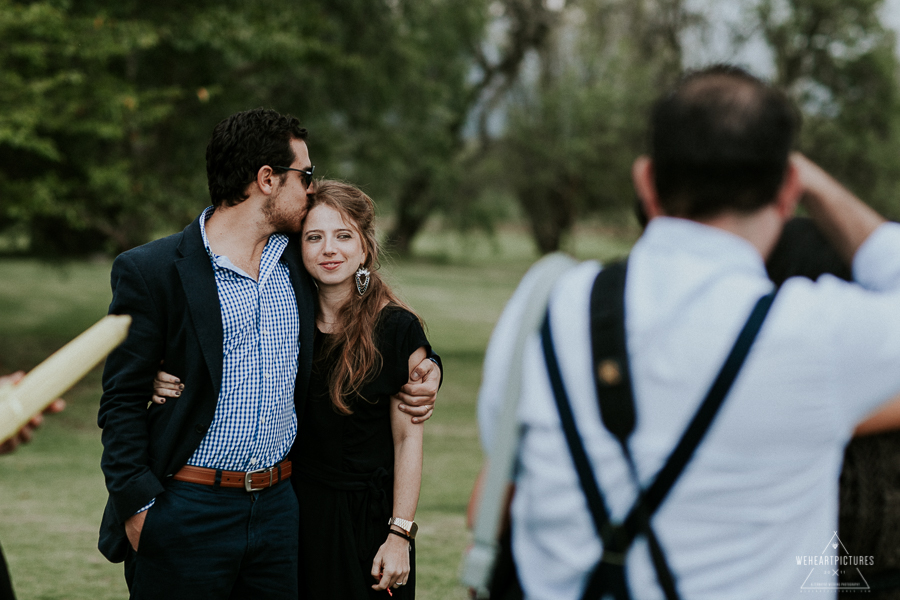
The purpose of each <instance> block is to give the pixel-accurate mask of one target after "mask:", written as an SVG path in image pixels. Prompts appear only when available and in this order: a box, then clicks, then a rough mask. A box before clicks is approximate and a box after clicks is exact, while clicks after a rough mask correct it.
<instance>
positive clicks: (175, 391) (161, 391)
mask: <svg viewBox="0 0 900 600" xmlns="http://www.w3.org/2000/svg"><path fill="white" fill-rule="evenodd" d="M183 389H184V384H183V383H181V380H180V379H179V378H178V377H175V376H174V375H170V374H169V373H166V372H165V371H157V372H156V378H155V379H154V380H153V396H152V397H151V400H152V401H153V402H154V403H156V404H165V403H166V398H178V397H179V396H181V391H182V390H183Z"/></svg>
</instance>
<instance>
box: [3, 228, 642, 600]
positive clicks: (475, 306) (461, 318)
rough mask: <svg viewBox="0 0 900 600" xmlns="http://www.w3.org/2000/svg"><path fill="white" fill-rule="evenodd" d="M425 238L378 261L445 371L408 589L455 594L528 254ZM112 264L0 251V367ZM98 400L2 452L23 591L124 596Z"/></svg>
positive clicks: (71, 324) (69, 318) (43, 349)
mask: <svg viewBox="0 0 900 600" xmlns="http://www.w3.org/2000/svg"><path fill="white" fill-rule="evenodd" d="M421 237H422V239H421V240H420V241H419V242H418V244H417V246H416V255H417V256H419V257H420V258H418V259H416V260H410V261H401V262H393V263H389V264H387V265H386V266H385V267H384V268H383V270H384V271H385V273H386V276H387V278H388V279H389V281H391V282H392V284H393V285H394V287H395V289H396V290H397V291H398V292H399V293H400V295H401V296H402V297H403V298H405V299H406V300H407V301H408V302H409V303H410V304H411V305H412V306H413V307H414V308H415V309H416V310H417V311H418V312H419V313H420V314H421V315H422V317H423V318H424V319H425V320H426V322H427V324H428V335H429V338H430V340H431V342H432V344H433V345H434V347H435V349H436V350H437V351H438V352H439V353H440V354H441V356H442V358H443V360H444V366H445V372H446V378H445V382H444V386H443V388H442V390H441V393H440V395H439V399H438V404H437V409H436V411H435V416H434V417H433V418H432V419H431V420H430V421H429V422H428V424H427V427H426V433H425V468H424V479H423V482H422V494H421V500H420V503H419V510H418V512H417V515H416V520H417V521H418V522H419V523H420V529H419V537H418V539H417V542H418V550H417V556H418V569H419V572H418V586H417V587H418V589H417V594H418V596H419V598H422V599H423V600H438V599H440V600H447V599H460V600H461V599H463V598H465V597H466V594H465V591H464V590H463V589H462V587H461V586H460V585H459V584H458V583H457V576H458V569H459V563H460V557H461V554H462V551H463V549H464V548H465V547H466V545H467V543H468V539H469V537H468V532H467V531H466V529H465V523H464V513H465V506H466V501H467V500H468V496H469V491H470V489H471V486H472V482H473V480H474V478H475V475H476V473H477V472H478V469H479V467H480V464H481V450H480V447H479V443H478V434H477V426H476V423H475V400H476V395H477V391H478V385H479V382H480V379H481V361H482V359H483V356H484V349H485V346H486V345H487V340H488V337H489V336H490V332H491V329H492V327H493V324H494V322H495V321H496V320H497V317H498V316H499V314H500V311H501V310H502V308H503V305H504V303H505V302H506V300H507V299H508V298H509V296H510V295H511V294H512V291H513V289H514V288H515V286H516V283H517V282H518V280H519V278H520V277H521V276H522V274H523V273H524V272H525V270H526V269H527V268H528V266H529V264H530V263H531V262H532V261H533V260H535V259H536V258H537V257H536V254H535V252H534V249H533V247H532V246H531V244H530V243H529V240H528V238H527V237H526V236H525V235H524V234H523V233H522V232H521V231H516V230H505V231H502V232H501V233H500V234H499V235H498V236H497V237H496V238H495V239H494V240H488V239H486V238H484V237H479V236H460V235H449V234H441V233H440V232H433V233H429V234H427V235H424V236H421ZM630 242H631V240H630V239H629V238H628V237H627V236H626V237H624V238H622V237H613V236H609V235H603V234H602V233H600V232H598V231H596V230H594V231H588V230H584V231H581V232H579V233H578V234H577V235H576V236H574V237H573V239H572V240H570V241H569V249H570V250H572V251H573V252H574V253H575V254H576V255H578V256H579V257H580V258H592V257H599V258H608V257H611V256H617V255H622V254H624V253H625V252H627V250H628V248H629V246H630ZM109 268H110V263H109V262H101V263H69V264H63V265H51V264H47V263H38V262H34V261H27V260H0V373H5V372H9V371H12V370H16V369H26V370H27V369H29V368H31V367H33V366H34V365H35V364H37V362H39V361H40V360H41V359H42V358H44V357H45V356H46V355H48V354H49V353H51V352H52V351H54V350H56V349H57V348H59V347H60V346H61V345H62V344H63V343H65V342H66V341H68V340H69V339H71V338H72V337H74V336H75V335H77V334H78V333H79V332H81V331H83V330H84V329H86V328H87V327H88V326H90V325H91V324H92V323H94V322H95V321H96V320H97V319H99V318H100V317H101V316H103V315H104V314H105V313H106V307H107V305H108V303H109V298H110V292H109ZM99 397H100V371H99V369H98V370H95V371H94V372H92V373H91V374H89V375H88V377H87V378H85V380H83V381H82V382H81V383H79V384H78V385H77V386H76V387H75V389H73V390H72V391H70V392H69V393H68V394H66V399H67V400H68V401H69V406H68V408H67V409H66V411H65V412H63V413H62V414H60V415H56V416H54V417H52V418H49V419H48V420H47V423H46V424H45V426H44V427H43V428H42V430H41V431H39V432H38V436H37V439H36V440H35V441H34V442H32V443H31V444H29V445H27V446H24V447H22V448H20V449H19V450H18V451H17V452H16V453H15V454H13V455H9V456H5V457H2V458H0V542H2V544H3V548H4V551H5V553H6V557H7V561H8V562H9V567H10V572H11V574H12V578H13V583H14V585H15V587H16V590H17V594H18V596H19V598H20V599H21V600H41V599H47V600H49V599H57V598H58V599H67V600H79V599H84V600H107V599H119V598H124V597H126V596H127V591H126V588H125V583H124V579H123V577H122V567H121V565H112V564H109V563H107V562H106V560H105V559H104V558H103V557H102V556H101V555H100V553H99V552H98V551H97V549H96V542H97V530H98V527H99V523H100V516H101V514H102V511H103V506H104V503H105V500H106V491H105V488H104V484H103V476H102V473H101V472H100V466H99V462H100V452H101V445H100V430H99V429H98V428H97V426H96V411H97V405H98V399H99Z"/></svg>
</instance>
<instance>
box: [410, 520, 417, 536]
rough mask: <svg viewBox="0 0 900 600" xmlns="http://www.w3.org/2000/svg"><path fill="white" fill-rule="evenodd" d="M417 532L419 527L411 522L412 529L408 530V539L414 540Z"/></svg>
mask: <svg viewBox="0 0 900 600" xmlns="http://www.w3.org/2000/svg"><path fill="white" fill-rule="evenodd" d="M418 531H419V525H418V524H417V523H416V522H415V521H413V522H412V527H410V528H409V537H411V538H413V539H416V533H417V532H418Z"/></svg>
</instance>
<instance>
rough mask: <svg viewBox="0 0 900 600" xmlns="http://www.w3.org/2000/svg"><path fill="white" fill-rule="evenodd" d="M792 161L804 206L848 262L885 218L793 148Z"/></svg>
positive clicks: (849, 262) (851, 260) (850, 261)
mask: <svg viewBox="0 0 900 600" xmlns="http://www.w3.org/2000/svg"><path fill="white" fill-rule="evenodd" d="M791 164H792V165H793V166H794V168H795V169H797V174H798V175H799V178H800V183H801V185H802V186H803V190H804V192H805V193H804V196H803V201H802V203H803V206H804V207H806V209H807V210H808V211H809V214H810V216H811V217H812V218H813V221H815V223H816V225H817V226H818V227H819V229H820V230H821V231H822V234H823V235H824V236H825V237H826V238H827V239H828V241H829V242H830V243H831V245H832V246H833V247H834V249H835V250H837V252H838V253H839V254H840V256H841V258H842V259H843V260H844V261H846V262H847V263H848V264H852V263H853V257H854V256H855V255H856V251H857V250H859V248H860V246H862V244H863V242H865V241H866V240H867V239H868V238H869V236H870V235H872V233H873V232H874V231H875V230H876V229H878V228H879V227H880V226H881V225H882V224H884V223H885V222H886V219H885V218H884V217H882V216H881V215H879V214H878V213H877V212H875V211H874V210H873V209H872V208H871V207H869V206H868V205H867V204H866V203H864V202H863V201H862V200H860V199H859V198H857V197H856V196H855V195H853V193H852V192H850V190H848V189H847V188H845V187H844V186H843V185H841V184H840V183H839V182H838V181H837V180H836V179H834V178H833V177H832V176H831V175H829V174H828V173H826V172H825V171H824V170H823V169H822V168H821V167H819V166H818V165H817V164H815V163H814V162H812V161H811V160H809V159H808V158H806V157H805V156H803V155H802V154H800V153H799V152H795V153H794V154H793V155H792V156H791Z"/></svg>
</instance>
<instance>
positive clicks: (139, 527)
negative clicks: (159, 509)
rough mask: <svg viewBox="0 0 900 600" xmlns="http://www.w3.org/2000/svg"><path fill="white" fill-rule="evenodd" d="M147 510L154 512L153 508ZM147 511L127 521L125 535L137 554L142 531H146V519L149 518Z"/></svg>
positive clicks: (132, 516)
mask: <svg viewBox="0 0 900 600" xmlns="http://www.w3.org/2000/svg"><path fill="white" fill-rule="evenodd" d="M147 510H152V508H151V509H147ZM147 510H145V511H143V512H139V513H137V514H136V515H131V516H130V517H128V520H127V521H125V535H126V536H127V537H128V541H129V542H130V543H131V547H132V548H133V549H134V551H135V552H137V550H138V546H139V545H140V541H141V531H143V529H144V519H146V518H147Z"/></svg>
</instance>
